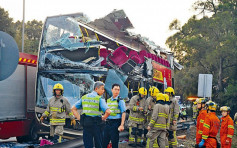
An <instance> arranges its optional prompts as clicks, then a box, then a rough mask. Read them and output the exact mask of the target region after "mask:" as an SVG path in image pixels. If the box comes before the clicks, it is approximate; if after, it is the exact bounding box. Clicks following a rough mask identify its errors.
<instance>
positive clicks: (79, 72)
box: [35, 10, 177, 135]
mask: <svg viewBox="0 0 237 148" xmlns="http://www.w3.org/2000/svg"><path fill="white" fill-rule="evenodd" d="M131 28H133V25H132V23H131V22H130V20H129V18H128V17H127V16H126V14H125V13H124V11H123V10H115V11H113V12H112V13H110V14H108V15H107V16H105V17H104V18H101V19H96V20H95V21H89V20H88V18H87V17H86V16H85V15H84V14H83V13H76V14H68V15H59V16H52V17H47V19H46V21H45V23H44V27H43V31H42V36H41V42H40V46H39V54H38V71H37V78H36V107H35V112H36V117H37V119H38V120H39V118H40V117H41V115H42V113H43V112H44V110H45V109H46V107H47V104H48V101H49V99H50V98H51V97H52V91H53V86H54V84H56V83H61V84H62V85H63V86H64V97H66V98H67V99H68V101H69V103H70V104H71V105H73V104H74V103H76V102H77V101H78V100H79V99H80V98H81V97H82V96H83V95H85V94H87V93H89V92H91V91H92V90H93V84H94V82H95V81H103V82H104V83H105V90H106V91H105V94H104V96H103V97H104V98H105V99H108V98H109V97H110V96H111V95H112V92H111V86H112V84H114V83H118V84H120V86H121V91H120V97H121V98H123V99H126V100H129V98H131V96H133V95H134V94H136V93H137V92H138V89H139V88H140V87H141V86H143V87H146V88H147V89H149V87H150V86H157V87H158V88H159V90H161V91H163V90H164V89H165V88H167V87H169V86H170V87H173V83H174V80H173V69H174V65H175V62H174V61H173V55H172V53H170V52H167V51H165V50H164V49H162V48H160V47H159V46H157V45H155V44H154V42H151V41H149V39H147V38H143V37H141V36H140V35H135V34H133V33H130V32H129V31H128V29H131ZM176 64H177V63H176ZM43 125H44V127H46V130H49V128H47V127H49V120H46V121H44V123H43ZM73 128H74V130H73ZM78 128H80V126H77V127H76V128H75V127H72V126H71V125H70V119H69V118H68V119H67V120H66V125H65V132H64V133H69V134H70V133H73V134H76V135H81V133H80V132H79V133H78V132H75V131H78Z"/></svg>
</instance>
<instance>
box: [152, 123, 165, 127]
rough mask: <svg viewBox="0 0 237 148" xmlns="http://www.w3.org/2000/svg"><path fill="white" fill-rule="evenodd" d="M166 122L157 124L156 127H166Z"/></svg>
mask: <svg viewBox="0 0 237 148" xmlns="http://www.w3.org/2000/svg"><path fill="white" fill-rule="evenodd" d="M166 126H167V125H166V124H157V123H156V124H155V125H154V127H158V128H166Z"/></svg>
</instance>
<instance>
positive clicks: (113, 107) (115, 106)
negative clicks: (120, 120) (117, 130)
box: [107, 98, 121, 116]
mask: <svg viewBox="0 0 237 148" xmlns="http://www.w3.org/2000/svg"><path fill="white" fill-rule="evenodd" d="M107 104H108V107H109V109H110V111H111V114H110V116H116V115H117V114H120V113H121V111H120V109H119V108H118V102H117V100H114V101H111V98H110V99H108V100H107Z"/></svg>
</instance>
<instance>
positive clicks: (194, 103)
mask: <svg viewBox="0 0 237 148" xmlns="http://www.w3.org/2000/svg"><path fill="white" fill-rule="evenodd" d="M197 113H198V108H197V102H196V101H194V102H193V121H194V123H195V125H196V119H197Z"/></svg>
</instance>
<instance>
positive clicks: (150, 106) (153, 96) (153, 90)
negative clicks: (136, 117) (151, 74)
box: [145, 86, 159, 128]
mask: <svg viewBox="0 0 237 148" xmlns="http://www.w3.org/2000/svg"><path fill="white" fill-rule="evenodd" d="M149 93H150V97H148V98H147V100H146V106H145V111H146V112H147V120H146V124H145V128H147V126H148V124H149V123H150V120H151V116H152V111H153V108H154V106H155V104H156V95H157V94H158V93H159V89H158V88H156V87H155V86H152V87H151V88H150V89H149Z"/></svg>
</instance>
